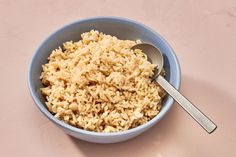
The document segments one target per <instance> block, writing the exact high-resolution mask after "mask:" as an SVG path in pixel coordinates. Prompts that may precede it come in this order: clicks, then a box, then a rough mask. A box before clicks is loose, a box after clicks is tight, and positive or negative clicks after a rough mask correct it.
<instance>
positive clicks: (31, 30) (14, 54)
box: [0, 0, 236, 157]
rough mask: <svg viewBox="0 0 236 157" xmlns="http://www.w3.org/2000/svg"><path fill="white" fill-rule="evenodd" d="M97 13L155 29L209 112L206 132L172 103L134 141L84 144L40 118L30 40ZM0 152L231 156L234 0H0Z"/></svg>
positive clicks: (185, 84) (185, 86)
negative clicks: (211, 128)
mask: <svg viewBox="0 0 236 157" xmlns="http://www.w3.org/2000/svg"><path fill="white" fill-rule="evenodd" d="M97 15H111V16H122V17H127V18H131V19H134V20H137V21H139V22H142V23H144V24H146V25H148V26H150V27H152V28H153V29H155V30H156V31H157V32H159V33H160V34H161V35H162V36H163V37H164V38H165V39H166V40H167V41H169V43H170V44H171V46H172V47H173V49H174V50H175V52H176V54H177V56H178V58H179V61H180V65H181V69H182V85H181V92H182V93H184V94H185V95H186V96H187V97H188V98H189V99H190V100H192V101H193V102H195V104H196V105H197V106H198V107H199V108H200V109H202V110H203V111H204V112H205V113H206V114H207V115H208V116H209V117H211V118H212V119H213V120H214V121H215V123H216V124H217V125H218V129H217V130H216V131H215V132H214V133H213V134H211V135H208V134H207V133H206V132H205V131H204V130H203V129H202V128H201V127H199V126H198V125H197V124H196V123H195V122H194V121H193V119H191V118H190V116H188V115H187V113H185V112H184V111H183V110H182V109H181V108H180V107H179V106H178V105H177V104H174V107H173V108H172V109H171V111H170V112H169V114H168V115H167V116H166V117H165V118H164V119H163V120H161V122H160V123H158V124H157V125H156V126H154V127H153V128H152V129H150V130H149V131H147V132H146V133H144V134H142V135H141V136H138V137H137V138H135V139H133V140H129V141H127V142H123V143H118V144H109V145H101V144H91V143H87V142H83V141H80V140H76V139H74V138H72V137H69V136H68V135H66V134H65V133H64V132H63V131H62V130H60V129H58V128H57V127H56V126H55V125H54V124H52V123H51V122H50V121H49V120H48V119H46V118H45V117H44V116H43V115H42V114H41V113H40V112H39V110H38V109H37V108H36V106H35V105H34V103H33V101H32V99H31V97H30V95H29V92H28V88H27V82H26V77H27V68H28V63H29V61H30V58H31V56H32V55H33V53H34V51H35V49H36V47H37V46H38V45H39V43H41V42H42V40H44V39H45V38H46V37H47V36H48V35H49V34H50V33H51V32H53V31H54V30H56V29H58V28H60V27H62V26H63V25H65V24H67V23H70V22H72V21H76V20H78V19H81V18H87V17H92V16H97ZM0 22H1V24H0V43H1V44H0V45H1V51H0V53H1V57H0V59H1V60H0V71H1V77H0V82H1V87H0V97H1V109H0V156H9V157H12V156H22V157H28V156H34V157H42V156H44V157H47V156H48V157H52V156H56V157H62V156H70V157H75V156H76V157H90V156H97V157H110V156H113V157H120V156H135V157H144V156H148V157H189V156H191V157H199V156H215V157H221V156H227V157H235V156H236V122H235V121H236V98H235V97H236V81H235V80H236V72H235V68H236V1H235V0H225V1H223V0H208V1H206V0H197V1H194V0H173V1H172V0H149V1H148V0H147V1H146V0H112V1H111V0H102V1H91V0H86V1H85V0H68V1H66V0H64V1H63V0H55V1H53V0H38V1H33V0H32V1H29V0H28V1H27V0H18V1H17V0H0Z"/></svg>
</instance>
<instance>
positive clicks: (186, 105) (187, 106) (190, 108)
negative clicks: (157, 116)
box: [131, 43, 217, 134]
mask: <svg viewBox="0 0 236 157" xmlns="http://www.w3.org/2000/svg"><path fill="white" fill-rule="evenodd" d="M131 49H133V50H135V49H140V50H142V51H143V53H145V54H146V55H147V57H148V61H150V62H151V63H153V64H155V65H157V68H156V69H155V72H154V76H153V79H154V80H155V81H156V82H157V83H158V84H159V85H160V86H161V87H162V88H163V89H164V90H165V91H166V92H167V93H168V94H169V95H170V96H171V97H172V98H173V99H175V100H176V101H177V102H178V104H179V105H180V106H181V107H182V108H183V109H184V110H185V111H187V113H188V114H189V115H190V116H192V118H193V119H194V120H195V121H196V122H198V124H200V125H201V126H202V127H203V128H204V129H205V130H206V131H207V132H208V133H209V134H210V133H212V132H213V131H214V130H215V129H216V128H217V126H216V125H215V124H214V123H213V122H212V121H211V120H210V119H209V118H208V117H207V116H206V115H204V114H203V113H202V112H201V111H200V110H199V109H198V108H197V107H196V106H194V105H193V104H192V103H191V102H190V101H189V100H188V99H187V98H185V97H184V96H183V95H182V94H181V93H179V92H178V91H177V90H176V89H175V88H174V87H173V86H172V85H171V84H170V83H169V82H167V81H166V80H165V78H163V77H162V76H161V75H160V72H161V70H162V68H163V64H164V59H163V56H162V53H161V52H160V50H159V49H158V48H156V47H155V46H153V45H151V44H147V43H141V44H137V45H135V46H133V47H132V48H131Z"/></svg>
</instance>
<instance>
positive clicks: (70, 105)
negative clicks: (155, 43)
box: [41, 30, 164, 132]
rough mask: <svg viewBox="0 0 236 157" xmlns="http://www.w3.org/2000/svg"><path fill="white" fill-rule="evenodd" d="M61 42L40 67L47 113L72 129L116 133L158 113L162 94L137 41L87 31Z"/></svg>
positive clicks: (152, 68)
mask: <svg viewBox="0 0 236 157" xmlns="http://www.w3.org/2000/svg"><path fill="white" fill-rule="evenodd" d="M81 37H82V39H81V40H79V41H77V42H72V41H70V42H65V43H64V44H63V47H62V48H60V47H59V48H58V49H55V50H53V51H52V53H51V55H50V56H49V58H48V60H49V62H48V63H46V64H45V65H43V72H42V74H41V80H42V83H43V85H44V87H43V88H41V91H42V94H43V95H45V97H46V105H47V108H48V110H49V111H50V112H51V113H52V114H54V115H55V117H57V118H58V119H60V120H62V121H64V122H65V123H68V124H70V125H72V126H75V127H78V128H82V129H85V130H90V131H96V132H117V131H123V130H128V129H130V128H134V127H137V126H139V125H141V124H144V123H146V122H147V121H149V120H150V119H152V118H153V117H154V116H156V115H157V114H158V113H159V111H160V109H161V102H162V98H163V96H164V91H163V89H161V88H160V87H159V86H158V85H157V84H155V83H154V82H152V80H151V76H152V75H153V70H154V68H155V67H156V65H154V64H151V63H150V62H148V61H147V57H146V55H145V54H144V53H143V52H142V51H141V50H139V49H136V50H134V51H133V50H131V49H130V48H131V47H132V46H133V45H135V44H137V43H140V42H141V41H139V40H137V41H131V40H119V39H117V38H116V37H114V36H111V35H105V34H103V33H101V32H98V31H95V30H91V31H90V32H85V33H83V34H82V35H81Z"/></svg>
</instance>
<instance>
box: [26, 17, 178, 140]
mask: <svg viewBox="0 0 236 157" xmlns="http://www.w3.org/2000/svg"><path fill="white" fill-rule="evenodd" d="M94 20H95V21H96V20H111V21H118V22H123V23H128V24H131V25H137V26H139V27H142V29H146V30H148V31H150V32H152V33H153V34H155V36H158V38H160V39H161V40H162V42H163V43H164V44H166V46H167V47H168V48H169V50H170V53H171V54H172V55H173V60H174V64H175V65H176V74H177V75H176V76H175V77H176V80H175V82H174V83H173V86H174V87H175V88H176V89H177V90H179V88H180V83H181V70H180V64H179V61H178V58H177V56H176V54H175V52H174V50H173V49H172V47H171V46H170V45H169V43H168V42H167V41H166V40H165V39H164V38H163V37H162V36H161V35H160V34H159V33H157V32H156V31H155V30H153V29H152V28H150V27H148V26H146V25H144V24H142V23H140V22H137V21H134V20H131V19H128V18H124V17H115V16H96V17H90V18H84V19H80V20H77V21H74V22H71V23H69V24H66V25H64V26H63V27H61V28H59V29H57V30H56V31H54V32H53V33H51V34H50V35H49V36H48V37H47V38H46V39H45V40H43V41H42V42H41V43H40V44H39V46H38V47H37V48H36V51H35V52H34V54H33V56H32V58H31V60H30V64H29V68H28V76H27V84H28V88H29V91H30V94H31V96H32V98H33V101H34V102H35V104H36V106H37V107H38V108H39V110H40V111H41V112H42V113H43V114H44V115H45V116H46V117H47V118H48V119H49V120H51V121H52V122H54V123H56V124H57V125H58V126H60V127H62V128H63V129H67V130H69V131H71V132H75V133H80V134H83V135H90V136H91V135H92V136H100V137H111V136H120V135H127V134H132V133H134V132H139V131H141V130H144V129H145V128H147V127H148V126H153V125H154V124H155V123H156V122H158V121H159V120H161V119H162V118H163V117H164V115H166V114H167V112H168V111H169V110H170V108H171V106H172V105H173V103H174V100H173V98H171V97H168V98H167V100H166V103H168V104H165V105H167V107H166V108H165V110H161V111H160V113H159V114H157V115H156V116H155V117H154V118H152V119H151V120H149V121H148V122H146V123H145V124H142V125H140V126H137V127H135V128H132V129H129V130H125V131H119V132H111V133H104V132H94V131H88V130H83V129H80V128H76V127H74V126H71V125H69V124H66V123H64V122H62V121H61V120H59V119H57V118H56V117H54V116H53V115H52V114H51V113H50V112H49V111H48V110H47V108H46V107H45V106H44V104H43V103H41V101H40V100H39V99H38V97H37V96H36V94H35V92H34V91H33V88H32V86H33V83H32V71H33V69H32V65H33V64H34V61H35V60H36V57H37V54H38V51H39V50H40V48H41V47H42V46H43V44H45V43H46V42H47V41H48V40H50V38H51V37H53V36H54V35H56V34H57V33H58V32H60V31H62V30H64V29H67V27H69V26H71V25H74V24H78V23H83V22H88V21H94Z"/></svg>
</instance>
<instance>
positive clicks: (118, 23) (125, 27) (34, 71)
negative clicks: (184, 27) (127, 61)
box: [28, 17, 180, 143]
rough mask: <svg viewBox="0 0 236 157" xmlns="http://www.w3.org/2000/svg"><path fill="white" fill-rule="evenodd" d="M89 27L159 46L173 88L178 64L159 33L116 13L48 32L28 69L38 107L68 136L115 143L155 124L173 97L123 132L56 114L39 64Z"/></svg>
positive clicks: (177, 82) (33, 95)
mask: <svg viewBox="0 0 236 157" xmlns="http://www.w3.org/2000/svg"><path fill="white" fill-rule="evenodd" d="M91 29H95V30H99V31H101V32H103V33H105V34H110V35H114V36H116V37H118V38H120V39H130V40H136V39H141V40H142V41H143V42H147V43H151V44H153V45H154V46H156V47H158V48H159V49H160V51H161V52H162V53H163V56H164V62H165V64H164V68H165V70H166V73H167V76H166V79H167V80H168V81H169V82H170V83H171V84H172V85H173V86H174V87H175V88H177V89H179V87H180V67H179V63H178V60H177V57H176V55H175V53H174V51H173V49H172V48H171V47H170V45H169V44H168V43H167V42H166V41H165V40H164V39H163V38H162V37H161V36H160V35H159V34H158V33H156V32H155V31H154V30H152V29H151V28H149V27H147V26H145V25H143V24H141V23H138V22H135V21H133V20H129V19H125V18H118V17H94V18H89V19H84V20H80V21H77V22H75V23H72V24H69V25H66V26H64V27H63V28H61V29H59V30H58V31H56V32H54V33H53V34H51V35H50V36H49V37H48V38H47V39H46V40H45V41H44V42H43V43H42V44H41V45H40V46H39V48H38V49H37V50H36V52H35V54H34V56H33V57H32V60H31V63H30V66H29V71H28V86H29V90H30V93H31V95H32V98H33V100H34V102H35V104H36V105H37V107H38V108H39V109H40V111H41V112H42V113H43V114H44V115H45V116H46V117H47V118H48V119H50V120H51V121H52V122H53V123H55V124H56V125H57V126H59V127H60V128H62V129H63V130H64V131H65V132H66V133H67V134H69V135H71V136H74V137H76V138H78V139H82V140H85V141H89V142H95V143H115V142H120V141H124V140H127V139H130V138H133V137H135V136H137V135H139V134H141V133H142V132H144V131H146V130H147V129H149V128H150V127H152V126H153V125H155V124H156V123H157V122H158V121H159V120H160V119H161V118H162V117H163V116H164V115H165V114H166V113H167V112H168V110H169V109H170V107H171V106H172V104H173V99H172V98H171V97H169V96H168V97H167V98H166V100H165V101H164V104H163V107H162V109H161V111H160V113H159V114H158V115H157V116H156V117H154V118H153V119H152V120H150V121H149V122H147V123H146V124H143V125H141V126H138V127H136V128H133V129H130V130H127V131H123V132H115V133H97V132H91V131H86V130H82V129H78V128H75V127H72V126H70V125H68V124H65V123H63V122H62V121H60V120H58V119H57V118H55V117H54V116H53V115H52V114H51V113H50V112H49V111H48V110H47V108H46V106H45V103H44V102H45V99H44V98H43V97H42V95H41V93H40V91H39V88H40V87H42V84H41V81H40V79H39V77H40V74H41V72H42V65H43V64H45V63H46V62H47V57H48V56H49V54H50V53H51V51H52V50H53V49H55V48H58V47H59V46H61V45H62V43H63V42H65V41H71V40H73V41H77V40H80V35H81V33H83V32H86V31H90V30H91ZM170 127H171V126H170ZM157 134H158V133H157Z"/></svg>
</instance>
